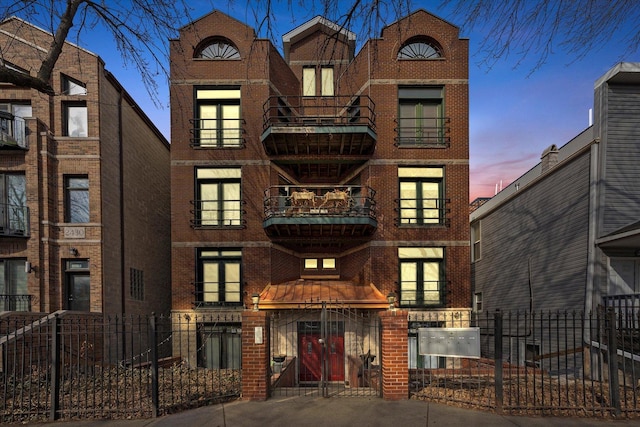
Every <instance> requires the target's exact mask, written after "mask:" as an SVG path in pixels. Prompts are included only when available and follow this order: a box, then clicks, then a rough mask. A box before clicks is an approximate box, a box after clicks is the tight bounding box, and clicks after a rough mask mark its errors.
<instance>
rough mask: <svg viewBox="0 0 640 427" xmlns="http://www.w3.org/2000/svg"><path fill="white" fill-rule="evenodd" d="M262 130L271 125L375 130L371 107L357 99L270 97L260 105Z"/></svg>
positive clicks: (368, 100)
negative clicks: (359, 126) (358, 127)
mask: <svg viewBox="0 0 640 427" xmlns="http://www.w3.org/2000/svg"><path fill="white" fill-rule="evenodd" d="M263 109H264V115H263V123H264V129H265V130H266V129H267V128H269V127H271V126H354V125H366V126H368V127H370V128H371V129H375V104H374V102H373V100H372V99H371V98H369V97H368V96H366V95H358V96H322V97H315V96H313V97H307V96H304V97H303V96H271V97H269V99H267V102H265V104H264V107H263Z"/></svg>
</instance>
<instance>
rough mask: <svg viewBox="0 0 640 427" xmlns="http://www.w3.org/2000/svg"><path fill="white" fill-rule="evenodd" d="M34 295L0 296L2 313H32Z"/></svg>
mask: <svg viewBox="0 0 640 427" xmlns="http://www.w3.org/2000/svg"><path fill="white" fill-rule="evenodd" d="M32 299H33V295H0V311H31V300H32Z"/></svg>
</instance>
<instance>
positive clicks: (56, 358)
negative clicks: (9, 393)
mask: <svg viewBox="0 0 640 427" xmlns="http://www.w3.org/2000/svg"><path fill="white" fill-rule="evenodd" d="M59 410H60V319H59V318H58V315H57V314H56V315H55V316H53V318H52V319H51V412H50V413H49V420H51V421H55V420H57V419H58V412H59Z"/></svg>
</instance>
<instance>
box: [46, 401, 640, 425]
mask: <svg viewBox="0 0 640 427" xmlns="http://www.w3.org/2000/svg"><path fill="white" fill-rule="evenodd" d="M33 425H40V426H59V427H182V426H185V427H191V426H211V427H227V426H228V427H248V426H252V427H255V426H259V427H263V426H264V427H268V426H278V427H288V426H309V427H315V426H336V427H341V426H349V427H358V426H365V427H377V426H380V427H386V426H394V427H413V426H425V427H426V426H464V427H474V426H491V427H494V426H495V427H514V426H523V427H525V426H527V427H528V426H532V427H556V426H558V427H560V426H561V427H578V426H599V427H602V426H636V427H637V426H640V419H635V420H627V419H619V420H611V419H602V418H586V417H584V418H582V417H571V418H568V417H543V416H536V417H533V416H527V417H523V416H513V415H498V414H494V413H491V412H486V411H480V410H473V409H461V408H456V407H453V406H447V405H443V404H437V403H429V402H424V401H419V400H403V401H385V400H383V399H380V398H374V397H371V398H362V397H349V398H346V397H345V398H323V397H304V396H297V397H284V398H272V399H269V400H267V401H264V402H250V401H242V400H238V401H233V402H229V403H224V404H217V405H212V406H205V407H201V408H197V409H192V410H188V411H184V412H179V413H176V414H171V415H165V416H162V417H158V418H154V419H143V420H86V421H56V422H50V423H38V424H33Z"/></svg>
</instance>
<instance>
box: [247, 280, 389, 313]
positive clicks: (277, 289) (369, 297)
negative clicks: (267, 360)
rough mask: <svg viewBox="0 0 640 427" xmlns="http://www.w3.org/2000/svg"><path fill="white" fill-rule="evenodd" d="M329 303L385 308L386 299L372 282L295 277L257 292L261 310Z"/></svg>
mask: <svg viewBox="0 0 640 427" xmlns="http://www.w3.org/2000/svg"><path fill="white" fill-rule="evenodd" d="M323 302H324V303H327V305H330V306H348V307H353V308H374V309H385V308H387V307H388V306H389V303H388V302H387V298H386V297H385V296H384V295H383V294H382V293H381V292H380V291H379V290H378V289H377V288H376V287H375V285H373V284H372V283H370V284H368V285H362V284H358V283H355V282H351V281H347V280H315V279H297V280H293V281H290V282H284V283H280V284H276V285H274V284H269V285H267V286H266V287H265V288H264V290H263V291H262V292H261V293H260V304H259V307H260V309H265V310H274V309H302V308H319V307H321V306H322V303H323Z"/></svg>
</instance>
